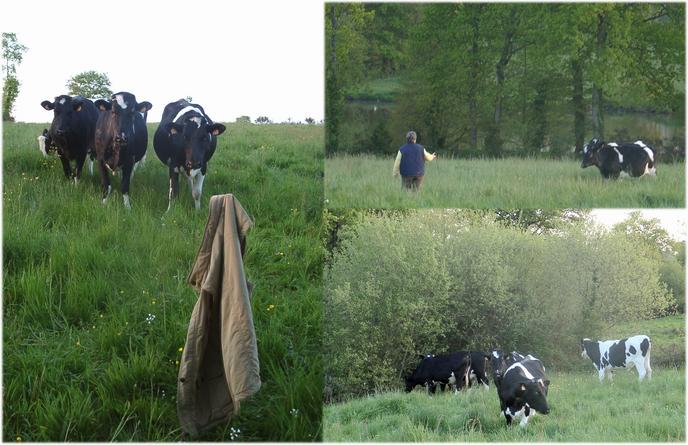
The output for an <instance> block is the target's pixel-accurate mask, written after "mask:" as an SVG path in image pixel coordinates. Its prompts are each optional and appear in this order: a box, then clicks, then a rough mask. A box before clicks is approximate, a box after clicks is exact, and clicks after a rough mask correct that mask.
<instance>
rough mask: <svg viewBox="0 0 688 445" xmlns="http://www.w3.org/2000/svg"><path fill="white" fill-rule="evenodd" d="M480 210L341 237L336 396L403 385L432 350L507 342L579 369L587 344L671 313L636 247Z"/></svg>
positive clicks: (333, 280)
mask: <svg viewBox="0 0 688 445" xmlns="http://www.w3.org/2000/svg"><path fill="white" fill-rule="evenodd" d="M466 215H468V216H466ZM476 215H477V214H475V213H472V212H451V211H422V212H415V213H412V214H410V215H408V216H406V217H401V216H393V217H389V216H382V217H380V216H370V215H369V216H367V217H366V218H364V219H363V221H362V222H361V223H359V224H357V225H356V226H355V227H354V228H351V227H345V228H342V229H341V230H340V231H339V236H340V240H341V244H340V246H339V249H338V250H337V251H336V252H335V253H334V255H333V257H332V261H331V264H330V265H329V267H327V268H326V270H325V279H324V282H325V283H326V286H325V319H326V320H327V323H326V324H325V331H326V332H325V353H326V363H327V365H326V366H327V370H326V375H327V385H328V388H326V389H327V391H328V393H329V392H330V391H331V394H332V396H333V397H335V398H338V397H341V396H346V395H354V394H356V395H357V394H362V393H367V392H370V391H371V390H373V389H376V388H379V387H398V386H399V385H400V384H401V382H402V376H403V375H404V374H405V373H407V372H409V371H410V370H411V369H412V368H413V367H414V366H415V364H416V363H417V355H418V354H424V353H430V352H432V353H442V352H448V351H453V350H460V349H472V350H489V349H490V348H493V347H501V348H503V349H506V350H511V349H516V350H519V351H522V352H532V353H534V354H536V355H537V356H538V357H540V358H542V359H543V360H544V361H545V363H546V366H548V367H554V368H560V369H561V368H567V367H569V368H570V367H571V366H572V365H571V364H570V357H571V356H572V355H575V354H577V352H578V342H579V339H580V338H581V337H583V336H588V337H594V336H596V335H598V334H600V333H601V332H602V330H603V328H604V327H605V326H609V325H610V324H615V323H618V322H622V321H625V320H630V319H634V318H651V317H654V316H658V315H662V314H663V313H664V312H666V310H667V309H668V308H669V307H670V294H669V292H668V291H667V289H666V286H664V285H663V284H662V283H660V281H659V270H658V269H659V263H658V262H657V261H654V260H651V259H649V256H648V255H645V254H644V253H643V250H644V249H647V247H645V246H643V245H640V244H639V243H638V242H637V241H636V242H634V241H632V240H629V239H627V238H626V237H625V236H624V235H622V234H609V233H586V232H585V231H584V230H583V227H582V226H572V228H568V229H564V230H560V231H555V232H552V234H549V235H533V234H530V233H528V232H523V231H520V230H516V229H512V228H507V227H504V226H502V225H500V224H498V223H495V222H493V221H491V220H490V219H489V218H486V217H478V216H476Z"/></svg>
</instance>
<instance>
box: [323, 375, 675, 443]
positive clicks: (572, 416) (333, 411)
mask: <svg viewBox="0 0 688 445" xmlns="http://www.w3.org/2000/svg"><path fill="white" fill-rule="evenodd" d="M654 371H655V372H654V374H653V377H652V381H649V382H643V384H638V381H637V374H635V372H634V371H630V372H625V371H619V372H617V373H616V375H615V377H614V382H613V383H611V384H609V383H608V382H605V384H603V385H601V384H600V382H599V381H598V379H597V376H596V375H595V373H594V370H593V369H592V366H591V367H590V372H587V373H561V372H553V373H550V375H549V378H550V379H551V381H552V383H551V384H550V388H549V395H548V398H547V399H548V404H549V407H550V413H549V414H548V415H546V416H544V415H540V414H537V415H536V416H534V417H533V418H531V419H530V421H529V423H528V425H527V427H526V428H524V429H522V428H520V427H519V426H518V424H517V423H514V424H513V425H512V426H511V427H507V426H506V421H505V420H504V416H503V415H502V414H501V412H500V408H499V398H498V396H497V394H496V389H495V388H494V385H490V389H489V390H484V389H482V388H472V389H469V390H468V391H463V392H460V393H459V394H452V393H451V392H449V391H447V392H445V393H438V394H437V395H435V396H432V397H430V396H428V395H427V394H426V393H425V392H424V391H423V390H421V389H419V388H417V389H416V390H414V391H413V392H412V393H410V394H406V393H403V392H401V391H393V392H386V393H382V394H378V395H374V396H369V397H365V398H360V399H355V400H351V401H349V402H344V403H339V404H336V405H330V406H326V407H325V408H324V414H323V429H324V433H323V438H324V440H325V441H328V442H340V441H353V442H367V441H376V442H377V441H379V442H433V441H442V442H559V441H562V442H683V441H685V426H684V407H685V402H684V394H685V374H684V370H683V369H676V368H668V369H665V368H660V369H657V368H656V369H655V370H654Z"/></svg>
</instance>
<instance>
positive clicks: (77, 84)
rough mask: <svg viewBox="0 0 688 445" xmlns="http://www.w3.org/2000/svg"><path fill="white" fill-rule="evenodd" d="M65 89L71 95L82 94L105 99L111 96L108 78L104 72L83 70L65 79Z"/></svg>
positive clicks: (91, 97)
mask: <svg viewBox="0 0 688 445" xmlns="http://www.w3.org/2000/svg"><path fill="white" fill-rule="evenodd" d="M67 91H68V92H69V94H70V95H72V96H83V97H87V98H90V99H105V98H109V97H110V96H112V90H111V89H110V79H109V78H108V76H107V74H106V73H99V72H97V71H93V70H91V71H84V72H83V73H79V74H77V75H75V76H74V77H72V78H71V79H69V80H68V81H67Z"/></svg>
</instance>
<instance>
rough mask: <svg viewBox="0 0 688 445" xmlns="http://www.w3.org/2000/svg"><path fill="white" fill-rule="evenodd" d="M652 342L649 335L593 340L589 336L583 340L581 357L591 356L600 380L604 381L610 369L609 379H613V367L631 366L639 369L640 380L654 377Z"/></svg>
mask: <svg viewBox="0 0 688 445" xmlns="http://www.w3.org/2000/svg"><path fill="white" fill-rule="evenodd" d="M651 349H652V343H651V342H650V337H648V336H647V335H635V336H633V337H629V338H624V339H622V340H603V341H593V340H590V339H589V338H584V339H583V340H581V357H583V358H586V357H587V358H589V359H590V360H591V361H592V364H593V366H594V367H595V369H597V373H598V376H599V378H600V382H603V381H604V374H605V372H606V371H607V370H609V374H608V376H609V380H612V371H611V370H612V368H630V367H633V366H635V368H636V369H637V370H638V378H639V381H641V382H642V381H643V379H644V378H645V376H646V375H647V378H648V379H652V368H650V350H651Z"/></svg>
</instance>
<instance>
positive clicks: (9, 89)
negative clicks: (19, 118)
mask: <svg viewBox="0 0 688 445" xmlns="http://www.w3.org/2000/svg"><path fill="white" fill-rule="evenodd" d="M27 50H28V48H27V47H26V46H24V45H22V44H21V43H19V41H18V40H17V35H16V34H14V33H6V32H3V33H2V71H3V77H4V82H3V90H2V120H3V121H11V120H14V118H13V117H12V108H14V102H15V101H16V100H17V96H18V95H19V86H20V83H19V79H17V65H19V64H20V63H21V61H22V59H23V58H24V53H25V52H26V51H27Z"/></svg>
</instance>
